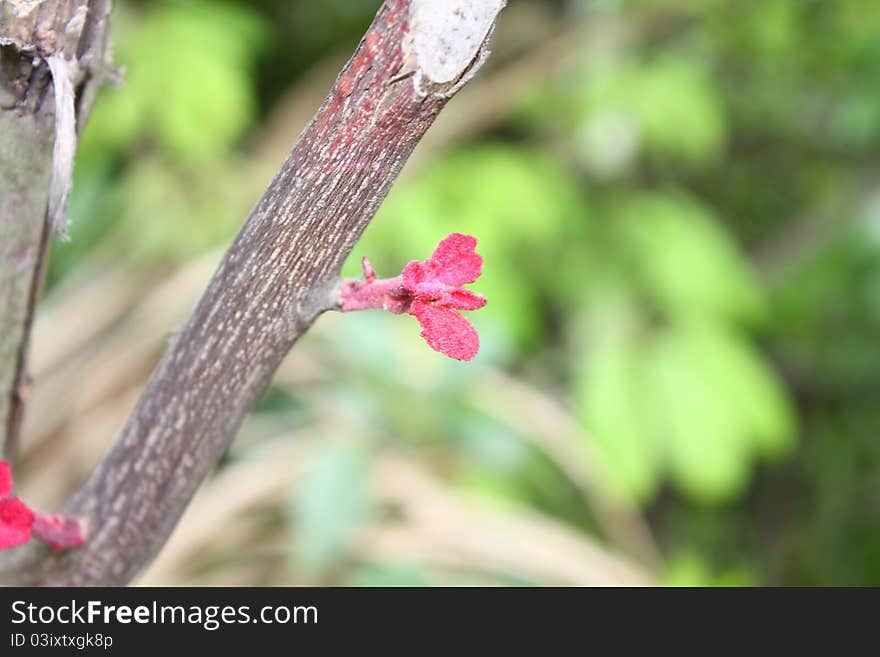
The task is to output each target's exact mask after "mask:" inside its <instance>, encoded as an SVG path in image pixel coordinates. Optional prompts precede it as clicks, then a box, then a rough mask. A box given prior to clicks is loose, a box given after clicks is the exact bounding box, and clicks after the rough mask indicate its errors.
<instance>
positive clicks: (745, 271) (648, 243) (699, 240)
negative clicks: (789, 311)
mask: <svg viewBox="0 0 880 657" xmlns="http://www.w3.org/2000/svg"><path fill="white" fill-rule="evenodd" d="M618 221H620V222H622V223H623V225H624V229H625V230H626V231H628V236H629V239H630V240H631V248H632V249H633V250H634V258H635V267H636V272H635V273H636V274H637V276H638V277H639V279H640V281H641V284H642V285H643V286H644V287H645V288H646V289H647V290H649V291H650V293H651V294H652V296H653V297H654V299H655V300H656V301H657V303H659V304H660V305H661V307H662V308H663V309H664V311H665V312H667V313H668V314H669V315H670V316H673V317H679V316H681V317H688V316H692V315H695V314H697V315H701V316H703V315H705V316H714V317H719V318H729V319H735V320H741V321H749V322H754V321H757V320H760V319H762V318H763V317H764V316H765V314H766V308H765V302H764V299H763V295H762V292H761V290H760V287H759V286H758V284H757V282H756V280H755V278H754V275H753V274H752V272H751V271H750V268H749V265H748V263H747V262H746V260H745V258H744V257H743V256H742V255H741V253H740V252H739V249H738V248H737V246H736V244H735V243H734V241H733V239H732V237H731V236H730V235H729V234H727V233H726V232H725V231H724V229H723V228H722V227H721V226H720V225H719V224H718V221H717V219H716V218H715V217H714V216H713V215H712V213H711V211H709V210H707V209H705V208H703V207H701V206H700V205H698V204H697V203H696V202H694V201H692V200H690V199H688V198H687V197H685V196H682V195H674V194H664V195H660V194H642V195H637V196H636V195H634V196H633V197H632V198H631V199H629V200H628V201H626V202H625V203H623V204H622V206H621V207H620V209H619V215H618Z"/></svg>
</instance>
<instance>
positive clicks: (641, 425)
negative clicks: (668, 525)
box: [575, 297, 662, 500]
mask: <svg viewBox="0 0 880 657" xmlns="http://www.w3.org/2000/svg"><path fill="white" fill-rule="evenodd" d="M600 308H601V309H600V310H597V312H595V313H593V315H592V316H591V317H590V323H589V325H588V328H587V330H588V331H589V333H590V342H589V347H588V348H587V349H586V350H585V353H584V357H583V362H582V363H581V366H580V368H579V370H578V376H579V379H578V381H577V389H576V391H575V395H576V398H577V400H578V407H579V415H580V417H581V420H582V421H583V424H584V426H585V427H586V429H587V432H588V435H589V438H590V439H592V440H594V441H595V443H596V444H597V445H598V446H599V448H600V450H601V452H602V454H603V455H604V457H605V461H606V465H607V468H608V472H609V475H610V477H611V479H612V481H613V482H614V483H615V484H616V485H617V486H618V487H619V489H620V491H621V492H622V493H624V494H626V495H627V496H629V497H632V498H634V499H637V500H645V499H647V498H649V497H650V496H651V495H652V494H653V493H654V492H655V490H656V488H657V484H658V483H659V477H660V474H661V466H662V460H661V459H662V452H661V451H660V450H659V449H658V445H656V444H655V443H654V442H653V436H652V435H651V433H650V431H649V425H648V424H647V421H648V418H647V417H645V410H646V409H645V403H644V402H645V398H644V391H643V376H644V375H643V372H642V355H641V345H640V339H639V335H638V324H637V318H636V316H635V309H634V308H632V307H631V306H630V305H629V303H628V301H627V300H626V299H625V298H616V299H615V298H613V297H608V298H606V299H605V301H604V303H602V304H601V306H600Z"/></svg>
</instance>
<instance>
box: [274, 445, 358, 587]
mask: <svg viewBox="0 0 880 657" xmlns="http://www.w3.org/2000/svg"><path fill="white" fill-rule="evenodd" d="M369 463H370V459H369V454H368V452H367V451H366V449H365V448H364V447H362V446H359V445H350V444H346V443H340V444H333V445H331V446H329V447H328V448H327V449H326V450H325V451H324V453H323V454H322V455H321V457H320V458H319V459H318V461H317V464H316V465H315V469H314V470H313V471H312V472H311V474H310V475H309V476H308V477H307V478H306V481H305V482H304V484H303V485H302V488H301V489H299V490H297V491H296V493H295V494H294V495H293V496H292V497H291V509H290V511H291V518H292V521H293V528H292V531H293V544H292V549H293V555H294V560H295V564H296V566H297V567H301V568H303V569H305V570H308V571H316V572H321V571H323V570H324V569H326V568H327V567H328V566H329V565H330V564H332V563H333V562H334V561H335V560H336V559H338V558H339V557H341V556H342V555H343V554H344V552H345V550H346V548H347V547H348V544H349V541H350V540H351V538H352V537H353V536H354V533H355V532H356V531H357V529H358V527H359V526H360V525H361V523H362V522H363V521H364V520H365V519H366V518H367V517H368V513H369V510H370V506H369V502H368V498H367V493H366V480H367V473H368V466H369Z"/></svg>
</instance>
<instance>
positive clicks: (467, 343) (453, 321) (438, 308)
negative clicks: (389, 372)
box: [340, 233, 486, 360]
mask: <svg viewBox="0 0 880 657" xmlns="http://www.w3.org/2000/svg"><path fill="white" fill-rule="evenodd" d="M476 246H477V240H476V239H475V238H474V237H472V236H470V235H463V234H461V233H453V234H452V235H450V236H449V237H447V238H446V239H444V240H443V241H442V242H440V244H438V245H437V248H436V249H434V253H433V254H432V255H431V257H430V258H428V259H427V260H425V261H424V262H419V261H418V260H413V261H412V262H410V263H409V264H408V265H407V266H406V267H405V268H404V270H403V273H402V274H401V275H400V276H397V277H395V278H382V279H377V278H376V273H375V272H374V271H373V268H372V267H371V266H370V261H369V260H367V259H366V258H364V259H363V265H364V277H363V278H362V279H360V280H358V279H344V280H343V281H342V287H341V290H340V297H341V304H340V310H342V311H343V312H348V311H352V310H365V309H367V308H384V309H385V310H389V311H391V312H393V313H398V314H399V313H409V314H410V315H412V316H414V317H415V318H416V319H418V320H419V324H421V326H422V334H421V335H422V337H423V338H425V340H427V342H428V344H429V345H430V346H431V348H432V349H434V350H436V351H439V352H440V353H442V354H446V355H447V356H449V357H450V358H456V359H458V360H471V359H472V358H473V357H474V356H476V355H477V352H478V351H479V350H480V338H479V336H478V335H477V331H476V329H475V328H474V327H473V326H472V325H471V323H470V322H469V321H468V320H466V319H465V318H464V317H463V316H462V315H461V314H459V313H458V312H457V311H459V310H477V309H478V308H482V307H483V306H485V305H486V297H484V296H483V295H482V294H475V293H473V292H471V291H470V290H466V289H465V288H464V287H462V286H463V285H465V284H467V283H473V282H474V281H475V280H477V278H479V276H480V273H481V272H482V269H483V258H482V257H481V256H480V255H478V254H477V253H476V251H475V248H476Z"/></svg>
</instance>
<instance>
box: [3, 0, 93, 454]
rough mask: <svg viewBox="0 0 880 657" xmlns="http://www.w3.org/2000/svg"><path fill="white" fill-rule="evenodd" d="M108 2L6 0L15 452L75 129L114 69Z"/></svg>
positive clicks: (10, 439) (8, 321)
mask: <svg viewBox="0 0 880 657" xmlns="http://www.w3.org/2000/svg"><path fill="white" fill-rule="evenodd" d="M109 12H110V0H46V1H45V2H40V3H33V2H25V1H24V0H4V1H3V2H0V441H2V444H3V445H4V450H3V451H4V454H5V456H6V458H8V459H9V458H12V456H13V454H14V452H15V446H16V442H17V439H18V434H19V431H20V426H21V419H22V414H23V412H24V402H25V399H26V397H27V394H26V391H27V376H26V360H27V349H28V340H29V337H30V328H31V323H32V320H33V313H34V305H35V303H36V299H37V296H38V294H39V290H40V286H41V284H42V279H43V271H44V269H45V258H46V251H47V249H48V246H49V242H50V237H51V232H52V229H53V228H55V229H60V230H61V232H62V233H63V232H64V228H65V205H66V200H67V194H68V191H69V189H70V177H71V173H72V170H73V153H74V151H75V149H76V133H77V131H78V130H81V129H82V126H83V124H84V122H85V119H86V116H87V115H88V112H89V110H90V109H91V104H92V103H91V101H92V99H93V98H94V95H95V93H96V92H97V88H98V87H99V86H100V85H101V83H102V82H103V79H104V77H105V75H106V73H107V71H108V70H109V60H108V34H109V26H108V24H107V20H106V19H107V15H108V14H109Z"/></svg>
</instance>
